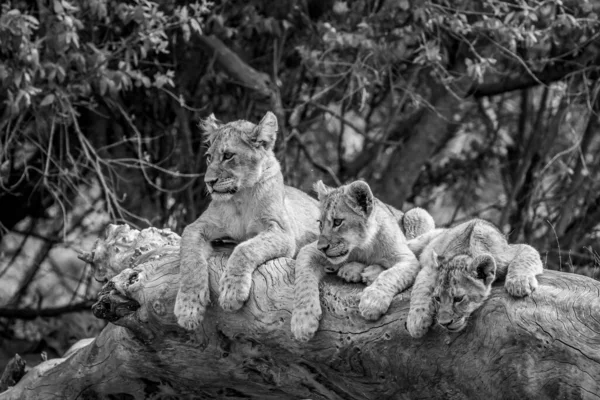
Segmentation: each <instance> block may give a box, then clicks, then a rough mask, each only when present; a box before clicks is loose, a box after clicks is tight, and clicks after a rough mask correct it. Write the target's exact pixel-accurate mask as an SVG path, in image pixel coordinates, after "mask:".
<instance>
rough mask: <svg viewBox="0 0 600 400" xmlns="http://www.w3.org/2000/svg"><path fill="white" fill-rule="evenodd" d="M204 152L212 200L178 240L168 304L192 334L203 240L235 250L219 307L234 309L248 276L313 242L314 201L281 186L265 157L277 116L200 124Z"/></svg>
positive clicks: (203, 267) (202, 304)
mask: <svg viewBox="0 0 600 400" xmlns="http://www.w3.org/2000/svg"><path fill="white" fill-rule="evenodd" d="M204 128H205V129H206V133H207V136H208V143H209V144H210V147H209V148H208V150H207V152H206V161H207V163H208V168H207V170H206V175H205V176H204V181H205V183H206V188H207V189H208V191H209V193H210V194H211V197H212V201H211V203H210V204H209V206H208V208H207V210H206V211H205V212H204V213H203V214H202V215H201V216H200V217H199V218H198V219H197V220H196V221H195V222H193V223H192V224H190V225H189V226H187V227H186V228H185V230H184V231H183V235H182V237H181V250H180V254H181V268H180V271H181V282H180V284H179V291H178V293H177V298H176V301H175V315H176V316H177V322H178V324H179V325H181V326H182V327H184V328H186V329H190V330H193V329H195V328H196V327H197V326H198V325H199V324H200V322H201V321H202V319H203V318H204V313H205V310H206V306H207V305H208V303H209V300H210V299H209V283H208V265H207V261H206V260H207V257H208V256H209V254H210V252H211V248H212V247H211V241H214V240H216V239H220V238H231V239H233V240H234V241H236V242H239V244H238V245H237V246H236V248H235V249H234V251H233V253H232V254H231V256H230V257H229V260H228V261H227V266H226V269H225V272H224V273H223V276H222V277H221V280H220V283H219V287H220V295H219V304H220V305H221V307H223V309H224V310H227V311H232V310H238V309H239V308H241V307H242V305H243V303H244V302H245V301H246V300H247V299H248V297H249V295H250V287H251V285H252V272H253V271H254V270H255V269H256V268H257V267H258V266H259V265H261V264H263V263H264V262H266V261H268V260H272V259H274V258H277V257H293V256H294V255H295V254H296V252H297V250H298V249H299V248H301V247H302V246H303V245H305V244H306V243H310V242H312V241H314V240H315V239H316V238H317V235H318V225H317V219H318V216H319V209H318V206H317V202H316V200H314V199H312V198H311V197H309V196H308V195H307V194H305V193H303V192H301V191H300V190H297V189H294V188H292V187H289V186H285V185H284V184H283V176H282V174H281V169H280V165H279V162H278V161H277V160H276V158H275V154H274V153H273V146H274V145H275V139H276V137H277V118H276V117H275V115H274V114H273V113H271V112H267V114H266V115H265V116H264V117H263V119H262V120H261V121H260V122H259V123H258V125H255V124H253V123H251V122H248V121H244V120H239V121H234V122H230V123H228V124H224V125H221V124H219V123H218V122H217V121H216V120H215V118H214V116H213V115H211V116H210V117H209V119H208V120H206V121H205V122H204Z"/></svg>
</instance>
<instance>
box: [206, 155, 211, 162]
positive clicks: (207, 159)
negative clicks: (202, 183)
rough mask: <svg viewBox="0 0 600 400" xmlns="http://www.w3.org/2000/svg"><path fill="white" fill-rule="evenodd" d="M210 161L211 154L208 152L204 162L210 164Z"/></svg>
mask: <svg viewBox="0 0 600 400" xmlns="http://www.w3.org/2000/svg"><path fill="white" fill-rule="evenodd" d="M211 161H212V156H211V155H210V154H207V155H206V164H210V162H211Z"/></svg>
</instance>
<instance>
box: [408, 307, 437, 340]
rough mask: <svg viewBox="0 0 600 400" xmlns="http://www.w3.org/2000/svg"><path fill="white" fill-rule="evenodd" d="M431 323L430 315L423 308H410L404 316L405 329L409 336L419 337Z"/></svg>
mask: <svg viewBox="0 0 600 400" xmlns="http://www.w3.org/2000/svg"><path fill="white" fill-rule="evenodd" d="M432 323H433V318H432V316H431V315H430V314H429V313H428V312H427V310H425V309H424V308H417V309H412V308H411V309H410V311H409V312H408V318H406V329H407V330H408V333H409V334H410V336H412V337H414V338H420V337H422V336H423V335H424V334H426V333H427V331H428V330H429V327H430V326H431V324H432Z"/></svg>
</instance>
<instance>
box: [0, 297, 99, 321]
mask: <svg viewBox="0 0 600 400" xmlns="http://www.w3.org/2000/svg"><path fill="white" fill-rule="evenodd" d="M94 302H95V301H94V300H85V301H82V302H80V303H75V304H69V305H66V306H62V307H51V308H40V309H35V308H12V307H11V308H1V307H0V317H3V318H11V319H36V318H38V317H57V316H59V315H63V314H67V313H72V312H77V311H84V310H90V309H91V308H92V305H93V304H94Z"/></svg>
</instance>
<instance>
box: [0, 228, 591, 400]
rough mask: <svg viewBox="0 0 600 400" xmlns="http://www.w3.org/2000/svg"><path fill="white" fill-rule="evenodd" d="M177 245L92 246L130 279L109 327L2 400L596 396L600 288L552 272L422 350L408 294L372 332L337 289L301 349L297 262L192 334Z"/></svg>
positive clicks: (497, 294) (152, 236) (430, 337)
mask: <svg viewBox="0 0 600 400" xmlns="http://www.w3.org/2000/svg"><path fill="white" fill-rule="evenodd" d="M123 238H124V239H123ZM175 239H176V238H175V237H174V235H173V234H172V233H170V232H166V233H165V232H164V231H159V230H156V229H154V230H152V231H150V230H145V231H144V235H140V234H139V232H137V231H134V230H129V229H127V228H115V227H114V226H113V227H112V228H110V229H109V234H108V235H107V237H106V239H104V240H101V241H99V243H98V244H97V245H96V247H98V246H101V247H103V248H104V249H105V250H104V251H100V252H96V251H94V253H93V255H91V254H90V255H88V257H90V258H91V259H93V261H94V263H95V264H96V266H98V265H99V264H100V263H101V262H103V263H109V264H110V265H112V267H111V268H105V269H104V270H105V271H112V270H114V266H115V265H117V264H118V263H117V259H116V258H115V257H113V256H117V255H118V256H119V257H120V258H119V260H120V265H121V267H122V268H121V269H122V271H121V272H120V273H118V274H117V275H116V276H112V279H111V280H110V282H109V283H108V284H107V285H106V286H105V287H104V289H103V291H102V292H101V294H100V299H99V301H98V303H96V305H94V312H95V314H96V315H97V316H102V317H103V318H107V319H108V320H110V321H111V322H112V324H109V325H108V326H107V327H106V328H105V329H104V330H103V331H102V332H101V334H100V335H99V336H98V337H97V338H96V339H94V340H88V341H86V342H81V343H79V344H78V345H77V347H75V348H73V349H70V350H69V351H68V352H67V354H66V355H65V357H64V358H61V359H55V360H49V361H46V362H44V363H42V364H40V365H39V366H37V367H35V368H33V369H32V370H31V371H30V372H29V373H28V374H27V375H25V377H23V378H22V379H21V381H20V382H18V384H17V385H16V386H15V387H13V388H11V389H9V390H8V391H6V392H4V393H2V394H0V400H7V399H51V398H61V399H76V398H109V395H118V394H129V395H131V396H133V397H134V398H136V399H143V398H146V396H149V395H151V394H155V395H157V394H161V395H163V396H166V395H169V394H170V395H173V396H177V397H176V398H180V397H185V396H186V395H189V396H190V398H194V397H195V398H242V397H244V398H260V399H295V398H297V399H303V398H311V399H383V398H394V399H404V398H406V399H412V398H417V397H419V398H451V399H475V398H477V399H486V400H487V399H490V400H491V399H515V398H518V399H528V398H531V399H534V398H535V399H545V398H548V399H554V398H566V399H582V398H583V399H593V398H598V397H600V383H599V382H598V380H597V377H598V376H600V317H599V316H598V315H599V311H600V282H597V281H594V280H592V279H589V278H586V277H581V276H577V275H572V274H566V273H559V272H554V271H547V272H546V273H545V274H544V275H543V276H541V277H540V279H539V282H540V287H539V289H538V290H537V291H536V292H535V293H534V295H533V296H531V297H529V298H525V299H513V298H511V297H510V296H509V295H508V294H507V293H506V292H505V290H504V288H503V287H502V284H498V285H496V286H495V287H494V289H493V294H492V296H491V298H490V299H489V300H488V301H487V303H486V304H485V305H484V307H482V308H481V309H480V310H479V311H478V312H476V313H475V314H474V316H473V317H472V320H471V321H470V324H469V326H468V328H466V329H465V330H464V331H462V332H460V333H457V334H448V333H446V332H444V331H442V330H441V329H439V328H437V327H435V328H433V329H432V330H431V331H430V332H429V333H428V334H427V335H425V336H424V337H423V338H422V339H412V338H411V337H410V336H409V334H408V332H407V331H406V329H405V326H404V324H405V320H406V316H407V313H408V308H409V295H408V294H401V295H398V296H396V298H395V299H394V302H393V303H392V306H391V308H390V311H389V312H388V313H387V314H386V315H385V316H384V317H383V318H381V319H380V320H379V321H376V322H368V321H365V320H364V319H362V318H361V317H360V315H359V313H358V302H359V297H360V293H361V291H362V288H363V286H362V285H360V284H347V283H343V282H341V281H340V280H338V279H337V278H335V277H328V278H327V279H326V280H325V281H324V282H323V284H322V288H321V293H322V298H321V301H322V304H323V318H322V321H321V327H320V329H319V331H318V332H317V334H316V336H315V338H314V339H313V340H311V341H310V342H309V343H307V344H301V343H297V342H295V341H294V340H293V338H292V335H291V333H290V326H289V324H290V316H291V308H292V303H293V301H292V300H293V281H294V273H293V264H294V262H293V261H292V260H290V259H283V258H281V259H275V260H272V261H269V262H268V263H266V264H264V265H262V266H261V267H260V268H258V270H257V271H256V272H255V273H254V276H253V283H254V285H253V289H252V292H251V298H250V299H249V301H248V302H247V304H246V305H245V306H244V308H242V309H241V310H240V311H238V312H235V313H226V312H224V311H223V310H221V309H220V308H219V307H218V305H216V299H217V297H218V293H216V292H215V291H214V290H213V291H212V292H211V299H212V301H213V306H212V307H210V308H209V309H208V311H207V314H206V318H205V320H204V322H203V324H202V328H201V329H200V330H199V331H198V332H197V333H196V334H189V333H187V332H185V331H184V330H183V329H181V328H180V327H179V326H178V325H177V323H176V318H175V316H174V315H173V305H174V301H175V295H176V292H177V288H178V285H177V283H178V279H179V256H178V251H179V249H178V247H177V246H176V245H173V243H176V240H175ZM107 242H109V243H113V244H115V243H119V244H120V246H121V247H123V249H122V250H125V251H119V252H118V253H116V252H110V251H106V248H107V246H109V247H110V245H108V244H107ZM166 242H171V244H169V243H166ZM149 243H153V245H149ZM126 244H127V245H128V246H129V247H127V248H125V247H126ZM163 246H164V247H163ZM141 248H143V249H141ZM230 252H231V246H229V247H226V246H219V247H215V253H214V255H213V256H212V257H211V258H210V262H209V264H210V267H211V270H210V281H211V282H210V283H211V287H212V288H218V285H217V282H218V279H219V277H220V275H221V273H222V272H223V269H224V267H225V263H226V260H227V257H228V255H229V254H230ZM110 254H112V256H110ZM123 254H127V255H126V256H123ZM98 255H100V256H98ZM107 255H108V256H107ZM115 272H116V271H115ZM157 397H158V396H157ZM113 398H114V397H113Z"/></svg>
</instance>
